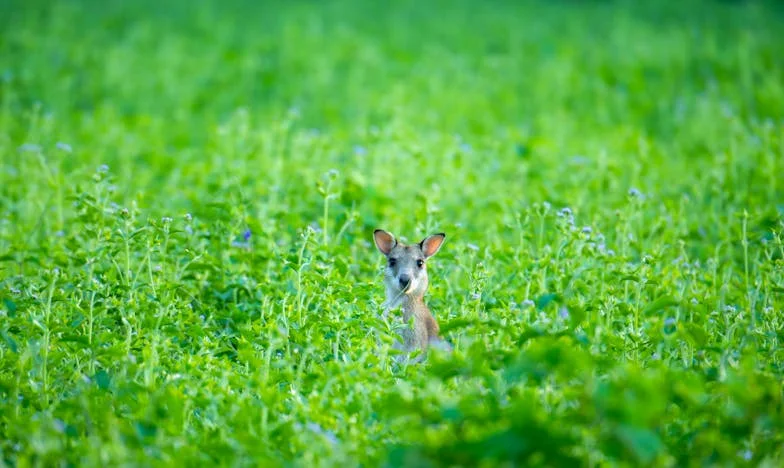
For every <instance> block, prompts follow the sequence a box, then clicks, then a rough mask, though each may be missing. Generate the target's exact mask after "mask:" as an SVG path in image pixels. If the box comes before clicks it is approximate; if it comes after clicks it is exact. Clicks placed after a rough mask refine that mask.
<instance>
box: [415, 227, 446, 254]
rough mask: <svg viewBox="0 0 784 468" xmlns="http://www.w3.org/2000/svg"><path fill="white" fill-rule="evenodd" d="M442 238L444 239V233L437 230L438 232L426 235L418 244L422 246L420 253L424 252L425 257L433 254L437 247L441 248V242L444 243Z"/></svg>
mask: <svg viewBox="0 0 784 468" xmlns="http://www.w3.org/2000/svg"><path fill="white" fill-rule="evenodd" d="M444 239H446V234H444V233H443V232H439V233H438V234H433V235H432V236H428V237H426V238H425V240H423V241H422V242H420V243H419V246H420V247H421V248H422V253H424V254H425V258H427V257H432V256H433V255H435V254H436V252H438V249H440V248H441V244H443V243H444Z"/></svg>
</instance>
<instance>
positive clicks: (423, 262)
mask: <svg viewBox="0 0 784 468" xmlns="http://www.w3.org/2000/svg"><path fill="white" fill-rule="evenodd" d="M423 266H425V261H424V260H422V259H421V258H420V259H417V267H419V268H422V267H423Z"/></svg>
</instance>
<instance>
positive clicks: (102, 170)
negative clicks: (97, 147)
mask: <svg viewBox="0 0 784 468" xmlns="http://www.w3.org/2000/svg"><path fill="white" fill-rule="evenodd" d="M98 172H100V173H101V174H106V173H107V172H109V166H107V165H106V164H101V165H100V166H98Z"/></svg>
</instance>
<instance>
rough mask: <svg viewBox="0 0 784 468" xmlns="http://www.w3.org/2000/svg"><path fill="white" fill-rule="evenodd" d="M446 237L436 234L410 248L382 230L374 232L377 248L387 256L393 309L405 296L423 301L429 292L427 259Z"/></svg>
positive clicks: (385, 280) (386, 274)
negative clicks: (426, 292)
mask: <svg viewBox="0 0 784 468" xmlns="http://www.w3.org/2000/svg"><path fill="white" fill-rule="evenodd" d="M445 238H446V235H445V234H444V233H438V234H433V235H431V236H428V237H426V238H424V239H423V240H422V242H419V243H418V244H410V245H406V244H403V243H401V242H398V241H397V240H396V239H395V236H393V235H392V234H390V233H388V232H387V231H384V230H382V229H376V230H375V231H374V232H373V239H374V240H375V242H376V247H378V250H379V251H381V253H382V254H384V255H385V256H386V257H387V267H386V271H385V274H384V284H385V285H386V290H387V301H388V306H389V307H394V306H396V305H397V304H399V303H400V302H402V300H403V299H404V297H405V296H409V297H412V298H421V297H422V296H424V295H425V291H427V285H428V279H427V259H428V258H430V257H432V256H433V255H435V254H436V252H438V249H440V248H441V244H443V242H444V239H445Z"/></svg>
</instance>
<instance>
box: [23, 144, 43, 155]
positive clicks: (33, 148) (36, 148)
mask: <svg viewBox="0 0 784 468" xmlns="http://www.w3.org/2000/svg"><path fill="white" fill-rule="evenodd" d="M19 151H21V152H23V153H24V152H31V153H38V152H40V151H41V145H36V144H35V143H25V144H23V145H22V146H20V147H19Z"/></svg>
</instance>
